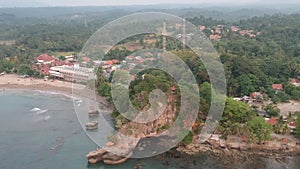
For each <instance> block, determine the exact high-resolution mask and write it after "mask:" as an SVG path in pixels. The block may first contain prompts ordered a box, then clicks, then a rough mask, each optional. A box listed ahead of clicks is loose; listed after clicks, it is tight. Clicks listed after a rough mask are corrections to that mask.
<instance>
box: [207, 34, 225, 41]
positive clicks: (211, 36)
mask: <svg viewBox="0 0 300 169" xmlns="http://www.w3.org/2000/svg"><path fill="white" fill-rule="evenodd" d="M221 38H222V37H221V36H220V35H210V36H209V39H210V40H220V39H221Z"/></svg>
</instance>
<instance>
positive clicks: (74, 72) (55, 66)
mask: <svg viewBox="0 0 300 169" xmlns="http://www.w3.org/2000/svg"><path fill="white" fill-rule="evenodd" d="M64 58H65V60H64V61H62V60H59V59H57V58H55V57H54V56H50V55H49V54H42V55H40V56H38V57H37V58H36V62H35V64H33V65H32V66H31V69H33V70H35V71H37V72H39V73H40V74H43V75H45V76H52V77H55V78H57V79H62V80H65V81H69V82H77V83H85V82H87V81H89V80H91V79H95V73H94V70H93V68H86V67H80V66H79V64H77V63H76V60H75V58H74V56H65V57H64Z"/></svg>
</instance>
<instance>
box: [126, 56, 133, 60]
mask: <svg viewBox="0 0 300 169" xmlns="http://www.w3.org/2000/svg"><path fill="white" fill-rule="evenodd" d="M134 58H135V57H134V56H127V57H126V59H134Z"/></svg>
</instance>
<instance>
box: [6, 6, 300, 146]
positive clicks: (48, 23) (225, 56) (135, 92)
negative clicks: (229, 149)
mask: <svg viewBox="0 0 300 169" xmlns="http://www.w3.org/2000/svg"><path fill="white" fill-rule="evenodd" d="M112 13H113V15H111V16H108V14H107V15H103V16H98V15H96V14H89V15H88V16H89V19H88V20H87V19H86V17H84V16H85V15H84V14H81V15H79V16H78V18H77V19H76V17H74V16H73V15H72V16H69V15H68V16H64V17H62V18H60V19H57V20H55V19H53V18H51V19H49V18H48V19H38V18H16V17H15V16H13V15H9V14H2V15H1V17H0V24H1V28H0V40H3V41H4V40H14V41H15V44H12V45H8V44H2V43H1V44H2V45H0V73H1V72H3V71H5V72H6V73H19V74H28V75H29V76H39V74H38V73H37V72H34V71H32V70H31V69H30V64H32V63H33V62H34V58H35V57H37V56H38V55H39V54H41V53H50V54H53V53H55V52H74V53H78V52H79V51H80V50H81V49H82V47H83V45H84V43H85V42H86V40H87V39H88V38H89V37H90V35H92V33H93V32H95V31H96V30H97V28H98V27H99V26H101V25H103V24H104V23H106V22H107V21H109V20H111V19H113V18H115V17H117V16H119V15H121V14H120V13H119V14H117V13H118V12H116V11H115V12H112ZM86 15H87V14H86ZM188 20H189V21H190V22H192V23H194V24H195V25H205V26H207V27H210V28H212V29H215V28H216V27H217V26H218V25H224V28H223V31H222V33H221V36H222V39H221V40H220V41H213V45H214V46H215V48H216V50H217V51H218V52H219V54H220V57H221V61H222V63H223V64H224V68H225V72H226V77H227V83H228V96H230V97H241V96H244V95H249V94H250V93H252V92H255V91H257V92H261V93H263V94H264V96H266V97H264V99H266V100H267V99H269V98H271V99H272V100H273V101H274V103H277V102H283V101H287V100H290V99H294V100H300V88H299V87H295V86H293V85H291V84H290V79H291V78H298V79H300V44H299V39H300V15H299V14H292V15H273V16H269V15H265V16H262V17H253V18H250V19H246V20H240V21H238V22H233V23H228V21H222V20H216V19H213V18H205V17H194V18H189V19H188ZM2 25H3V26H2ZM231 25H237V26H239V27H240V28H241V29H249V30H250V29H251V30H253V33H257V32H261V34H260V35H257V36H256V37H255V38H250V37H249V36H247V35H245V36H241V35H240V34H238V33H236V32H232V31H230V26H231ZM204 33H205V34H206V35H209V34H210V30H205V31H204ZM144 38H145V37H144V36H141V35H138V36H136V37H131V38H129V39H126V40H124V41H122V42H120V45H121V44H122V43H127V42H130V41H134V42H135V43H137V45H140V46H141V47H142V48H146V47H151V45H152V46H153V47H158V48H161V47H162V45H161V42H162V38H161V37H159V36H157V37H154V38H155V40H156V42H155V43H154V44H151V45H149V46H147V44H146V43H145V41H144ZM180 48H181V47H180V43H178V42H176V41H174V40H172V39H167V49H168V50H170V51H172V52H173V53H174V54H176V55H178V56H179V57H180V58H181V59H182V60H183V61H184V62H185V63H186V64H187V65H188V66H189V68H190V69H191V71H192V73H193V74H194V75H195V78H196V80H197V82H198V85H199V89H200V105H201V106H200V110H199V115H198V119H197V122H199V123H201V122H203V121H204V120H205V118H206V115H207V113H208V111H209V105H210V103H211V84H210V81H209V77H208V75H207V72H206V69H205V67H204V66H203V64H202V62H201V60H200V59H199V58H198V57H196V56H195V53H193V52H191V51H190V50H188V49H187V50H183V51H182V50H179V49H180ZM132 52H134V51H130V50H128V49H125V48H115V49H113V50H110V51H109V52H108V53H107V54H106V56H105V59H106V60H108V59H119V60H124V58H125V57H126V56H128V55H130V54H131V53H132ZM61 59H63V58H62V57H61ZM143 73H146V74H147V76H145V77H144V80H142V77H141V76H142V74H143ZM143 73H140V74H138V76H137V77H136V79H135V80H133V81H132V83H131V84H130V89H129V92H130V93H129V94H130V99H131V101H132V103H133V105H134V106H135V107H136V108H138V109H139V110H141V109H143V108H145V107H147V106H148V105H149V100H148V96H149V93H150V92H151V91H152V90H153V89H161V90H162V91H164V92H166V91H168V89H169V88H170V86H172V85H175V83H174V80H173V79H172V78H170V77H169V76H168V75H167V74H165V73H163V72H161V71H158V70H148V71H146V72H143ZM97 76H98V79H97V83H96V90H97V91H98V93H99V94H100V95H102V96H105V97H107V100H108V101H110V102H112V97H111V93H110V91H111V79H106V78H104V76H103V74H102V70H101V69H99V70H98V72H97ZM275 83H277V84H283V86H284V90H283V91H277V92H275V91H274V90H273V89H272V84H275ZM177 94H178V95H180V94H179V93H177ZM120 97H122V96H120ZM265 111H266V112H267V114H268V115H269V116H276V117H277V116H278V115H279V112H278V109H276V108H275V107H274V106H273V105H268V106H267V107H265ZM113 117H114V118H115V119H119V122H120V123H118V124H117V125H118V126H119V127H120V126H121V125H122V124H123V123H125V122H127V121H124V119H120V116H119V112H118V111H116V109H115V110H114V112H113ZM299 119H300V118H298V124H299ZM276 127H277V128H278V130H277V128H276ZM282 128H286V124H285V123H283V122H282V123H279V125H278V126H274V130H276V131H277V133H283V130H282ZM271 129H272V126H270V125H268V124H266V122H265V121H264V120H263V119H262V118H260V117H256V112H255V111H253V110H252V109H251V108H250V107H249V106H248V105H247V104H245V103H242V102H237V101H234V100H233V99H231V98H228V99H227V102H226V106H225V111H224V116H223V117H222V120H221V121H220V124H219V127H218V132H220V133H222V134H223V135H224V137H226V136H227V135H230V134H245V135H247V136H248V137H249V138H250V139H251V140H252V141H253V142H259V143H261V142H262V141H263V140H267V139H269V137H270V130H271ZM194 132H195V131H194ZM299 133H300V129H299V127H298V129H297V131H296V135H297V136H299V135H300V134H299ZM299 137H300V136H299ZM191 139H192V137H191V133H190V134H189V135H188V137H187V138H186V139H185V140H184V141H185V142H189V141H191Z"/></svg>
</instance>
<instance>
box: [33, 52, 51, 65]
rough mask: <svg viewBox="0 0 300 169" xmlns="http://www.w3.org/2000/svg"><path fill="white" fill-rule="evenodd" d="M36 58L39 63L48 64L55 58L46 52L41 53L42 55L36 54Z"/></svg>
mask: <svg viewBox="0 0 300 169" xmlns="http://www.w3.org/2000/svg"><path fill="white" fill-rule="evenodd" d="M36 60H37V61H38V62H39V63H41V64H50V63H52V62H54V61H55V58H54V57H53V56H50V55H48V54H42V55H40V56H38V57H37V58H36Z"/></svg>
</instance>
